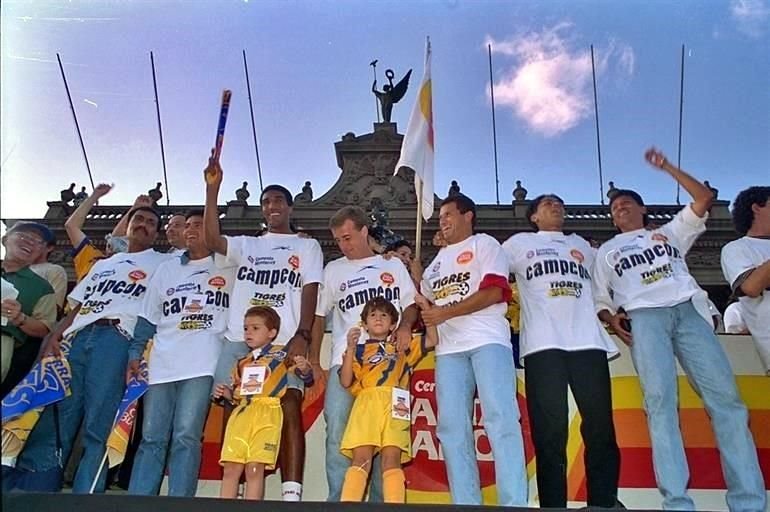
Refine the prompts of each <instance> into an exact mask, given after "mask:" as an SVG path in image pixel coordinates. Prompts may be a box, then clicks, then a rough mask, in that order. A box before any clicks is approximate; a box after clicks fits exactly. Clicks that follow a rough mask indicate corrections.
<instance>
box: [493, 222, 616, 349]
mask: <svg viewBox="0 0 770 512" xmlns="http://www.w3.org/2000/svg"><path fill="white" fill-rule="evenodd" d="M503 250H504V251H505V254H506V256H507V257H508V264H509V269H510V271H511V273H513V274H515V275H516V285H517V286H518V288H519V296H520V297H521V336H520V338H519V342H520V344H521V357H522V358H523V357H524V356H527V355H529V354H533V353H535V352H539V351H541V350H548V349H559V350H567V351H576V350H589V349H598V350H604V351H605V352H607V353H608V355H612V354H616V353H617V351H618V349H617V346H615V343H614V342H613V341H612V339H611V338H610V336H609V335H608V334H607V330H606V329H604V327H603V326H602V324H601V322H600V321H599V319H598V318H597V317H596V313H595V309H594V299H593V293H592V291H591V267H592V266H593V264H594V256H595V253H596V251H595V250H594V249H593V248H592V247H591V245H590V244H589V243H588V242H586V241H585V240H584V239H583V238H581V237H579V236H578V235H574V234H573V235H565V234H564V233H561V232H554V231H538V232H537V233H519V234H517V235H513V236H512V237H511V238H509V239H508V240H506V242H505V243H504V244H503Z"/></svg>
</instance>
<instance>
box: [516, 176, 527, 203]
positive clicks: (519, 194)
mask: <svg viewBox="0 0 770 512" xmlns="http://www.w3.org/2000/svg"><path fill="white" fill-rule="evenodd" d="M526 198H527V189H526V188H524V187H522V186H521V180H516V188H515V189H513V200H514V201H524V200H525V199H526Z"/></svg>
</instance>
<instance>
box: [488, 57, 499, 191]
mask: <svg viewBox="0 0 770 512" xmlns="http://www.w3.org/2000/svg"><path fill="white" fill-rule="evenodd" d="M487 50H488V51H489V95H490V96H491V98H492V145H493V147H494V152H495V197H496V198H497V204H498V205H499V204H500V177H499V175H498V172H497V123H496V122H495V86H494V83H493V82H492V45H491V44H488V45H487Z"/></svg>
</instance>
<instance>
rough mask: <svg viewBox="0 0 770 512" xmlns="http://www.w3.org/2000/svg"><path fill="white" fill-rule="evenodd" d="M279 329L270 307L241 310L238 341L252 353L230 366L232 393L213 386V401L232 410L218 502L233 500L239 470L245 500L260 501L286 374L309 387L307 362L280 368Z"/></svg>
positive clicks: (276, 442) (274, 448)
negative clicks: (222, 401) (225, 403)
mask: <svg viewBox="0 0 770 512" xmlns="http://www.w3.org/2000/svg"><path fill="white" fill-rule="evenodd" d="M280 328H281V318H280V317H279V316H278V313H276V312H275V310H273V309H272V308H269V307H264V306H255V307H252V308H249V309H248V310H247V311H246V315H245V317H244V319H243V336H244V341H245V342H246V345H248V346H249V348H251V349H252V351H251V352H250V353H249V354H247V355H246V356H245V357H243V358H242V359H240V360H239V361H238V362H237V363H236V364H235V366H234V367H233V375H232V382H233V386H232V388H231V387H229V386H227V385H225V384H219V385H218V386H217V387H216V389H215V390H214V398H215V399H218V398H224V399H226V400H230V401H231V402H232V403H233V404H234V405H237V406H236V407H235V409H233V412H232V414H231V415H230V419H229V420H228V422H227V428H226V429H225V437H224V441H223V442H222V454H221V456H220V460H219V463H220V464H222V466H223V467H224V474H223V476H222V487H221V490H220V494H219V495H220V497H222V498H235V497H237V495H238V485H239V482H240V478H241V474H243V473H244V471H245V473H246V474H245V477H246V489H245V491H244V493H243V497H244V498H245V499H257V500H258V499H262V498H263V496H264V490H265V469H273V468H274V467H275V462H276V460H277V457H278V447H279V446H280V444H281V428H282V427H283V411H282V410H281V397H282V396H283V394H284V393H285V392H286V389H287V379H286V374H287V372H289V371H294V372H295V373H297V375H299V377H300V378H301V379H302V380H303V381H305V384H307V385H310V384H311V383H312V381H313V373H312V370H311V367H310V363H308V361H307V360H306V359H305V358H304V357H302V356H297V357H295V358H294V365H293V366H292V367H289V366H288V365H287V364H285V359H286V356H287V354H286V352H285V351H284V347H283V345H273V340H274V339H275V337H276V336H277V335H278V330H279V329H280Z"/></svg>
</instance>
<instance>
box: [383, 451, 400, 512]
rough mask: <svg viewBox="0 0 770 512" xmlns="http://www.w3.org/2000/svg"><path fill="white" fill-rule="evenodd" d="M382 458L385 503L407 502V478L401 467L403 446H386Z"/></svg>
mask: <svg viewBox="0 0 770 512" xmlns="http://www.w3.org/2000/svg"><path fill="white" fill-rule="evenodd" d="M380 458H381V459H382V495H383V498H384V500H385V503H405V502H406V478H405V477H404V471H403V470H402V469H401V448H399V447H397V446H384V447H383V448H382V452H381V453H380Z"/></svg>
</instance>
